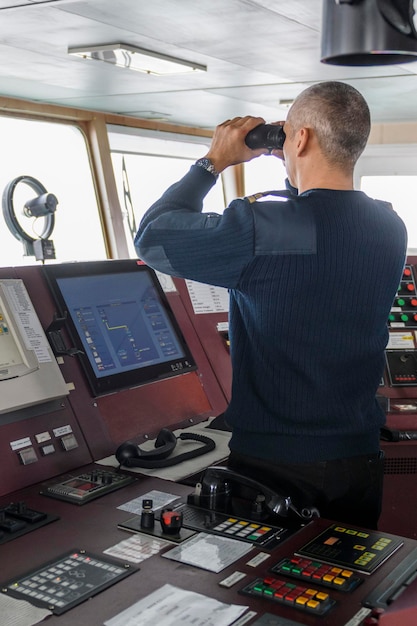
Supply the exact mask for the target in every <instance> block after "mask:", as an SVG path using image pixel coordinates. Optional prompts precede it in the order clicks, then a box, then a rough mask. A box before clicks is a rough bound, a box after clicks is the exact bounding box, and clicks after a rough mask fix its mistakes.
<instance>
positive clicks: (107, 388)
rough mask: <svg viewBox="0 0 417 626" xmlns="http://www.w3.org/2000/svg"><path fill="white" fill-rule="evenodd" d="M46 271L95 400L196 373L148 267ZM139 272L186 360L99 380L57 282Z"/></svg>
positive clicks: (112, 264)
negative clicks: (165, 317)
mask: <svg viewBox="0 0 417 626" xmlns="http://www.w3.org/2000/svg"><path fill="white" fill-rule="evenodd" d="M43 271H44V275H45V277H46V281H47V283H48V285H49V287H50V290H51V292H52V295H53V297H54V300H55V303H56V305H57V308H58V314H59V316H60V317H61V318H65V326H66V329H67V331H68V334H69V337H70V339H71V341H72V343H73V346H71V348H75V349H76V350H77V352H78V354H77V356H78V358H79V361H80V363H81V366H82V369H83V371H84V373H85V376H86V378H87V381H88V383H89V386H90V388H91V391H92V393H93V395H94V396H102V395H106V394H109V393H115V392H118V391H121V390H124V389H131V388H135V387H140V386H142V385H146V384H148V383H154V382H155V381H158V380H164V379H166V378H172V377H174V376H180V375H183V374H186V373H188V372H191V371H194V370H196V369H197V364H196V362H195V360H194V358H193V355H192V353H191V350H190V348H189V346H188V344H187V342H186V340H185V337H184V335H183V333H182V330H181V328H180V326H179V324H178V322H177V320H176V318H175V315H174V312H173V311H172V308H171V306H170V304H169V302H168V298H167V296H166V294H165V292H164V290H163V289H162V287H161V284H160V282H159V279H158V276H157V274H156V272H155V271H154V270H153V269H152V268H150V267H149V266H148V265H146V264H144V263H142V262H141V261H137V260H135V259H122V260H105V261H83V262H73V263H57V264H51V265H44V266H43ZM137 272H146V273H147V274H148V276H149V277H150V282H151V284H152V285H153V287H154V289H155V291H156V293H157V296H158V299H159V301H160V303H161V305H162V307H163V309H164V312H165V314H166V316H167V318H168V319H169V321H170V323H171V326H172V329H173V331H174V333H175V336H176V339H177V341H178V343H179V345H180V347H181V349H182V351H183V353H184V356H182V357H178V358H175V359H172V360H168V361H165V362H162V363H157V364H152V365H146V366H142V367H137V368H135V369H131V370H128V371H125V372H122V373H112V374H108V375H106V376H102V377H98V376H97V375H96V373H95V371H94V368H93V366H92V365H91V363H90V360H89V358H88V356H87V355H86V353H85V348H84V345H83V342H82V339H81V337H80V334H79V332H78V329H77V327H76V325H75V323H74V320H73V317H72V315H71V311H70V310H69V307H68V305H67V302H66V299H65V296H64V294H63V293H62V291H61V288H60V285H59V282H58V281H59V280H60V279H62V278H71V279H75V280H76V279H77V278H80V277H85V276H91V277H93V278H94V276H106V275H112V276H113V277H114V275H117V274H126V273H128V274H130V273H132V274H134V273H137Z"/></svg>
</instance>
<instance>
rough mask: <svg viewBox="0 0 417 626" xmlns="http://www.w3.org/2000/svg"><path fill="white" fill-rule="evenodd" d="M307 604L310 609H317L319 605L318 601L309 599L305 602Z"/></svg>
mask: <svg viewBox="0 0 417 626" xmlns="http://www.w3.org/2000/svg"><path fill="white" fill-rule="evenodd" d="M307 606H308V607H309V608H310V609H317V608H318V607H319V606H320V602H317V600H309V601H308V602H307Z"/></svg>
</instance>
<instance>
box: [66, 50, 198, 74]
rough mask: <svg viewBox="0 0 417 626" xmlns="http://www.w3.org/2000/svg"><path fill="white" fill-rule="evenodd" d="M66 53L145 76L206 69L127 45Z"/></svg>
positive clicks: (189, 62) (195, 64)
mask: <svg viewBox="0 0 417 626" xmlns="http://www.w3.org/2000/svg"><path fill="white" fill-rule="evenodd" d="M68 53H69V54H73V55H76V56H79V57H81V58H83V59H93V60H95V61H104V62H105V63H110V64H111V65H117V67H124V68H127V69H130V70H136V71H137V72H144V73H145V74H158V75H162V74H182V73H184V72H196V71H200V72H206V71H207V67H206V66H205V65H200V64H199V63H193V62H191V61H184V60H183V59H177V58H175V57H170V56H168V55H166V54H161V53H159V52H153V51H151V50H145V49H143V48H136V47H135V46H129V45H127V44H122V43H115V44H106V45H103V46H89V47H84V48H68Z"/></svg>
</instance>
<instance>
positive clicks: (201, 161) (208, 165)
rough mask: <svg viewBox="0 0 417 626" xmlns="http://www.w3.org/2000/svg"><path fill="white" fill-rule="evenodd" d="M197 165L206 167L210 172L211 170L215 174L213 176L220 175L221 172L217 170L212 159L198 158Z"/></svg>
mask: <svg viewBox="0 0 417 626" xmlns="http://www.w3.org/2000/svg"><path fill="white" fill-rule="evenodd" d="M196 165H199V166H200V167H202V168H204V169H205V170H207V171H208V172H210V174H213V176H218V175H219V172H216V170H215V168H214V165H213V163H212V162H211V161H210V159H206V158H203V159H198V160H197V161H196Z"/></svg>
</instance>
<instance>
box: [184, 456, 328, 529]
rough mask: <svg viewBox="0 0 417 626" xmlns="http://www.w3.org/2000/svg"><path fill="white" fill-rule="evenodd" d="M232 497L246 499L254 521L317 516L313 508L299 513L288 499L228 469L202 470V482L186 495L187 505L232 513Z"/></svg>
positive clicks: (216, 467) (212, 467)
mask: <svg viewBox="0 0 417 626" xmlns="http://www.w3.org/2000/svg"><path fill="white" fill-rule="evenodd" d="M248 494H250V495H249V496H248ZM233 496H237V497H241V498H244V499H247V500H248V504H249V506H250V511H251V514H252V516H254V518H256V519H262V516H265V515H266V514H268V515H274V516H278V517H289V516H290V515H291V514H294V515H295V517H296V518H298V520H300V519H301V520H302V521H304V522H307V521H310V520H311V519H313V517H319V516H320V514H319V511H318V510H317V509H316V508H315V507H310V508H303V509H301V510H299V509H298V508H297V507H295V506H294V504H293V503H292V501H291V498H290V497H285V496H283V495H281V494H279V493H276V492H275V491H274V490H273V489H271V488H270V487H268V486H266V485H263V484H261V483H260V482H258V481H256V480H254V479H252V478H250V477H248V476H245V475H243V474H239V473H238V472H235V471H234V470H231V469H229V468H228V467H223V466H215V465H214V466H210V467H207V468H206V469H205V470H204V472H203V474H202V477H201V482H200V483H198V484H197V485H196V492H195V493H194V494H191V496H189V498H188V503H189V504H193V505H196V506H200V507H202V508H204V509H209V510H213V511H219V512H224V513H233V512H234V511H233V510H232V509H233V504H232V499H233Z"/></svg>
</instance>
